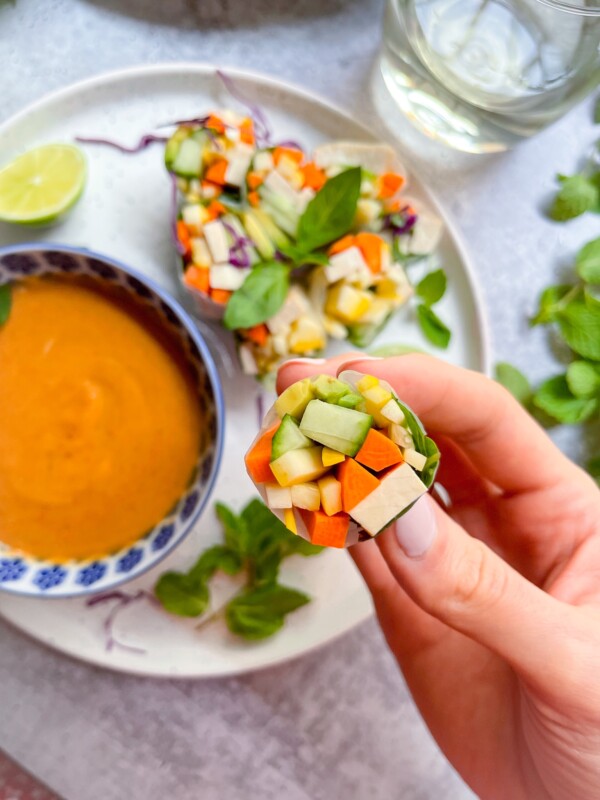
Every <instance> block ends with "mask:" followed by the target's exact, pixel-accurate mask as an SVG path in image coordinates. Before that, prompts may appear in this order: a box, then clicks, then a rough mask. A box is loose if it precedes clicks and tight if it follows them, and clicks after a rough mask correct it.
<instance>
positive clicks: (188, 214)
mask: <svg viewBox="0 0 600 800" xmlns="http://www.w3.org/2000/svg"><path fill="white" fill-rule="evenodd" d="M181 216H182V219H183V221H184V222H185V224H186V225H188V226H189V227H190V228H193V230H194V232H195V233H200V231H201V230H202V226H203V225H204V223H205V222H206V220H207V219H208V215H207V213H206V209H205V208H204V207H203V206H201V205H195V206H184V207H183V208H182V210H181Z"/></svg>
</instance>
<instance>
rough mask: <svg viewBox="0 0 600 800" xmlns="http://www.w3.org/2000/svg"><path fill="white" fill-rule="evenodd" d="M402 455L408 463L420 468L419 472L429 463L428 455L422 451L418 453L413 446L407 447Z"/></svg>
mask: <svg viewBox="0 0 600 800" xmlns="http://www.w3.org/2000/svg"><path fill="white" fill-rule="evenodd" d="M402 455H403V456H404V460H405V461H406V463H407V464H410V465H411V467H414V468H415V469H417V470H419V472H421V470H422V469H423V467H424V466H425V464H426V463H427V456H424V455H423V454H422V453H418V452H417V451H416V450H413V448H412V447H407V448H406V449H405V450H404V452H403V453H402Z"/></svg>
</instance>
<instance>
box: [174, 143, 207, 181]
mask: <svg viewBox="0 0 600 800" xmlns="http://www.w3.org/2000/svg"><path fill="white" fill-rule="evenodd" d="M203 152H204V148H203V146H202V144H200V142H197V141H196V140H195V139H190V138H188V139H184V140H183V142H181V145H180V147H179V150H178V152H177V155H176V156H175V158H174V159H173V163H172V167H171V168H172V170H173V172H174V173H175V174H176V175H181V176H182V177H184V178H197V177H198V175H200V171H201V169H202V154H203Z"/></svg>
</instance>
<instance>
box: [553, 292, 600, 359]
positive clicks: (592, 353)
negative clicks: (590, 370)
mask: <svg viewBox="0 0 600 800" xmlns="http://www.w3.org/2000/svg"><path fill="white" fill-rule="evenodd" d="M557 322H558V325H559V328H560V332H561V333H562V335H563V337H564V339H565V341H566V343H567V344H568V345H569V347H570V348H571V349H572V350H574V351H575V352H576V353H579V355H581V356H585V358H589V359H591V360H592V361H600V307H596V308H593V307H589V306H588V305H587V304H586V303H584V302H581V301H574V302H572V303H569V305H568V306H567V307H566V308H564V309H563V310H562V311H561V312H560V313H559V314H558V317H557Z"/></svg>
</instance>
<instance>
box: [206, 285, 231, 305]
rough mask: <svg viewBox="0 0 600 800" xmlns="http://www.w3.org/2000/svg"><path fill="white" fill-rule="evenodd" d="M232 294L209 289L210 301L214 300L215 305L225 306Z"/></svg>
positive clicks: (225, 290) (221, 290)
mask: <svg viewBox="0 0 600 800" xmlns="http://www.w3.org/2000/svg"><path fill="white" fill-rule="evenodd" d="M232 294H233V292H228V291H227V289H211V290H210V299H211V300H214V301H215V303H221V304H222V305H226V303H228V302H229V298H230V297H231V295H232Z"/></svg>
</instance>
